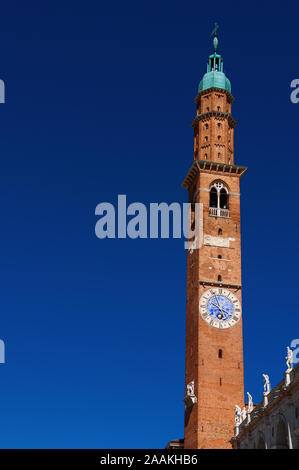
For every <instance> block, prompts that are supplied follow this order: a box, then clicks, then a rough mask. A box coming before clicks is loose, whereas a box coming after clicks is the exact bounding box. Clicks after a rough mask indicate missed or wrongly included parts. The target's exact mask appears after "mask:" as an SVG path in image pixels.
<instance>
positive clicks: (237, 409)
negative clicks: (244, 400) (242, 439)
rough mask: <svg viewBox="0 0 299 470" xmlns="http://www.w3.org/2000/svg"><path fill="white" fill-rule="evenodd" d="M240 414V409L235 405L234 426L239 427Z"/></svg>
mask: <svg viewBox="0 0 299 470" xmlns="http://www.w3.org/2000/svg"><path fill="white" fill-rule="evenodd" d="M241 414H242V411H241V408H240V407H239V406H238V405H236V409H235V424H236V426H240V424H241Z"/></svg>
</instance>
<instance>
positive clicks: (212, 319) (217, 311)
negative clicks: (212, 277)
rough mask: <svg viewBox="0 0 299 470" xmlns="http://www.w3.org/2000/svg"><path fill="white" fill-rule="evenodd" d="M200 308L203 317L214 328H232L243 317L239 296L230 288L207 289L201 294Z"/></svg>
mask: <svg viewBox="0 0 299 470" xmlns="http://www.w3.org/2000/svg"><path fill="white" fill-rule="evenodd" d="M199 310H200V313H201V316H202V318H203V319H204V320H205V321H206V322H207V323H209V325H211V326H213V327H214V328H220V329H226V328H230V327H231V326H234V325H235V324H236V323H238V321H239V320H240V318H241V305H240V302H239V300H238V298H237V297H236V296H235V295H234V294H233V293H232V292H231V291H229V290H228V289H222V288H218V287H215V288H214V289H209V290H207V291H206V292H205V293H204V294H203V295H202V296H201V299H200V303H199Z"/></svg>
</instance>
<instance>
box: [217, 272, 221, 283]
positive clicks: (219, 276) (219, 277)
mask: <svg viewBox="0 0 299 470" xmlns="http://www.w3.org/2000/svg"><path fill="white" fill-rule="evenodd" d="M217 279H218V282H221V281H222V277H221V275H220V274H218V278H217Z"/></svg>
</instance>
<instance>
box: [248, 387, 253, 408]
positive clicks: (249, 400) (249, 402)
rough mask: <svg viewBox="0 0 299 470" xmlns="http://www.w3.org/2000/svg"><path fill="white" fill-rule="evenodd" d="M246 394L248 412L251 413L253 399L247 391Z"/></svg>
mask: <svg viewBox="0 0 299 470" xmlns="http://www.w3.org/2000/svg"><path fill="white" fill-rule="evenodd" d="M247 396H248V408H247V410H248V413H251V412H252V410H253V400H252V396H251V395H250V393H248V392H247Z"/></svg>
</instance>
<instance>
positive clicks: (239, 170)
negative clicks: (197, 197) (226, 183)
mask: <svg viewBox="0 0 299 470" xmlns="http://www.w3.org/2000/svg"><path fill="white" fill-rule="evenodd" d="M246 170H247V167H246V166H237V165H230V164H228V163H218V162H209V161H207V160H194V162H193V163H192V165H191V167H190V169H189V171H188V173H187V175H186V176H185V179H184V181H183V183H182V186H183V188H185V189H189V187H190V185H191V184H192V182H193V180H194V178H195V176H196V175H197V174H198V173H199V172H200V171H215V172H217V173H221V174H227V175H236V176H239V177H241V176H242V175H243V174H244V173H245V171H246Z"/></svg>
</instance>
